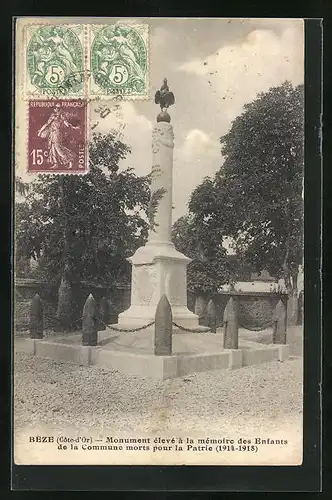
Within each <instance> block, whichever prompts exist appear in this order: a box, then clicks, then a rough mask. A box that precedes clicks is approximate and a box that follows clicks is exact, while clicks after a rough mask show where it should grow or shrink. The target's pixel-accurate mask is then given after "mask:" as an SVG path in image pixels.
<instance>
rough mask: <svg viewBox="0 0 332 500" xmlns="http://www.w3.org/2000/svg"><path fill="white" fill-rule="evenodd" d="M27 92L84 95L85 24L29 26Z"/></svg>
mask: <svg viewBox="0 0 332 500" xmlns="http://www.w3.org/2000/svg"><path fill="white" fill-rule="evenodd" d="M25 36H26V40H25V59H26V60H25V63H26V65H25V66H26V67H25V75H26V79H25V87H26V88H25V93H26V95H27V96H28V97H45V98H50V97H55V98H59V97H83V96H84V94H85V81H86V78H85V72H86V70H87V68H86V67H85V48H84V25H83V24H76V25H61V24H56V25H54V24H46V25H27V26H26V33H25Z"/></svg>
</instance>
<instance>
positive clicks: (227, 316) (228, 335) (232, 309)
mask: <svg viewBox="0 0 332 500" xmlns="http://www.w3.org/2000/svg"><path fill="white" fill-rule="evenodd" d="M238 348H239V324H238V308H237V302H236V300H235V299H234V298H233V297H230V299H229V301H228V302H227V304H226V307H225V311H224V349H238Z"/></svg>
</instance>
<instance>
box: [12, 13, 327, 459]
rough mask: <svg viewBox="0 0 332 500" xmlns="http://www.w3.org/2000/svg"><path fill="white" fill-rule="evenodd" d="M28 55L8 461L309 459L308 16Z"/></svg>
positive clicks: (29, 41) (96, 31) (54, 23)
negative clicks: (305, 322)
mask: <svg viewBox="0 0 332 500" xmlns="http://www.w3.org/2000/svg"><path fill="white" fill-rule="evenodd" d="M15 50H16V52H15V65H16V74H15V76H16V78H15V131H14V132H15V151H14V153H15V172H14V173H15V241H14V243H15V287H14V295H15V297H14V333H13V339H14V340H13V344H14V409H13V426H14V439H13V447H14V462H15V464H17V465H159V466H161V465H272V466H278V465H280V466H285V465H290V466H299V465H301V464H302V460H303V441H302V439H303V425H302V419H303V399H302V394H303V384H302V379H303V293H304V260H303V218H304V208H303V207H304V199H303V197H304V193H303V178H304V174H303V172H304V142H303V138H304V77H305V75H304V21H303V20H302V19H224V18H219V19H217V18H214V19H213V18H211V19H195V18H190V19H186V18H179V19H176V18H147V19H143V18H138V19H125V18H91V19H90V18H80V17H77V18H76V17H75V18H56V17H55V18H47V17H40V18H18V19H17V20H16V23H15ZM158 304H160V307H159V308H158V311H159V313H158V314H159V315H160V316H158V321H156V310H157V307H158ZM170 324H171V325H172V330H169V329H168V326H167V325H170ZM160 325H161V326H160ZM156 328H161V330H159V331H158V333H159V336H157V335H156V332H155V329H156ZM164 331H165V332H166V333H165V335H168V334H169V332H170V331H171V337H168V338H167V339H166V338H165V339H160V332H164ZM167 332H168V333H167ZM317 334H318V332H317ZM162 335H164V333H162ZM157 337H158V338H159V340H158V342H157V343H159V344H158V345H161V344H162V345H166V346H167V349H169V350H170V353H169V354H168V351H167V349H166V348H165V349H166V350H162V349H158V348H156V339H157ZM163 340H164V341H165V342H162V341H163ZM160 352H161V353H164V352H165V353H166V354H160ZM156 353H157V354H156Z"/></svg>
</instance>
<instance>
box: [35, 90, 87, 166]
mask: <svg viewBox="0 0 332 500" xmlns="http://www.w3.org/2000/svg"><path fill="white" fill-rule="evenodd" d="M86 115H87V106H86V102H85V101H83V100H71V101H68V100H62V101H60V100H54V99H52V100H47V101H46V100H40V101H30V102H29V139H28V145H29V148H28V149H29V150H28V171H29V172H31V173H66V174H84V173H86V172H87V170H88V158H87V156H88V155H87V140H86V136H87V134H86V132H87V131H86V119H87V116H86Z"/></svg>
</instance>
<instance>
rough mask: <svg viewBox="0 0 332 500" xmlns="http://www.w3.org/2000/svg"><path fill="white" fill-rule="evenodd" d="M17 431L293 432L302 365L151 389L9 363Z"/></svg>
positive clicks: (22, 359)
mask: <svg viewBox="0 0 332 500" xmlns="http://www.w3.org/2000/svg"><path fill="white" fill-rule="evenodd" d="M14 384H15V385H14V394H15V410H14V422H15V426H16V429H18V428H20V427H23V426H24V427H25V426H35V425H44V424H45V425H54V426H59V427H60V426H61V427H64V426H66V427H68V426H74V427H76V428H80V429H91V428H94V429H95V428H111V429H112V430H113V431H114V430H117V431H129V430H131V429H132V430H135V432H138V431H142V432H144V431H149V430H151V431H156V430H160V431H171V430H174V431H175V430H181V429H184V428H185V429H186V431H188V432H191V431H200V430H204V431H206V430H208V431H210V432H213V431H214V430H215V431H218V432H220V431H223V430H227V432H228V433H229V432H239V430H240V429H241V428H243V426H248V425H249V426H251V427H252V426H254V427H255V426H259V427H260V428H261V429H266V430H267V431H270V430H272V429H273V428H274V429H275V430H278V429H286V428H287V427H288V426H289V427H293V426H294V425H295V426H296V427H299V425H300V422H301V418H302V358H301V357H291V358H290V359H289V360H287V361H285V362H279V361H275V362H270V363H266V364H260V365H254V366H249V367H244V368H241V369H238V370H232V371H230V370H222V371H211V372H205V373H197V374H193V375H189V376H185V377H181V378H178V379H171V380H166V381H156V380H150V379H145V378H141V377H135V376H132V375H125V374H122V373H120V372H118V371H115V370H106V369H103V368H101V367H97V366H89V367H83V366H78V365H74V364H70V363H64V362H59V361H53V360H50V359H42V358H37V357H34V356H30V355H27V354H23V353H17V354H16V355H15V373H14Z"/></svg>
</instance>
